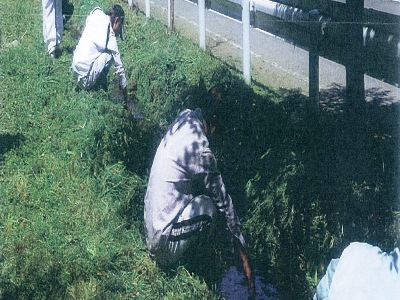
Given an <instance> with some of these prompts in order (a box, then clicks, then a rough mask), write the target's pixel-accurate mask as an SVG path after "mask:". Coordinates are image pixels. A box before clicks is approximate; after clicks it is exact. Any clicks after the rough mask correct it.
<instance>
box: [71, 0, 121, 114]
mask: <svg viewBox="0 0 400 300" xmlns="http://www.w3.org/2000/svg"><path fill="white" fill-rule="evenodd" d="M124 19H125V13H124V10H123V9H122V7H121V6H120V5H118V4H115V5H114V6H113V8H111V9H110V10H109V11H107V12H106V13H104V12H103V11H102V10H101V8H100V7H96V8H94V9H93V10H92V11H91V12H90V14H89V16H88V17H87V18H86V24H85V29H84V31H83V33H82V36H81V38H80V40H79V43H78V45H77V46H76V49H75V51H74V56H73V62H72V70H73V73H74V77H75V79H76V81H77V84H78V86H79V87H80V88H82V89H84V90H90V89H93V88H96V87H99V86H102V87H104V88H105V89H107V74H108V71H109V69H110V67H111V64H112V63H113V64H114V67H115V73H116V74H117V76H118V77H119V86H120V88H121V89H122V91H123V95H124V105H125V107H126V105H127V102H128V93H127V87H126V77H125V70H124V68H123V66H122V61H121V56H120V52H119V50H118V44H117V38H116V36H120V37H121V39H122V40H123V39H124V36H123V35H124V33H123V25H124Z"/></svg>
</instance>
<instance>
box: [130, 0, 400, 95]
mask: <svg viewBox="0 0 400 300" xmlns="http://www.w3.org/2000/svg"><path fill="white" fill-rule="evenodd" d="M135 3H136V4H137V5H138V6H139V8H140V9H141V10H142V11H144V10H145V6H144V0H138V2H136V1H135ZM151 16H152V17H154V18H157V19H161V20H163V21H164V23H167V20H168V18H167V1H166V0H152V1H151ZM175 27H176V29H177V30H178V31H179V32H180V33H181V34H183V35H186V36H189V37H191V38H193V39H194V41H197V40H198V7H197V5H195V4H194V3H192V2H190V1H186V0H175ZM206 28H207V33H206V43H207V48H209V49H210V50H211V52H212V53H213V54H214V55H216V56H218V57H220V58H221V59H222V60H225V61H227V62H228V63H229V64H231V65H232V66H234V67H236V68H237V69H238V70H241V69H242V66H241V64H242V63H241V57H242V47H241V42H242V33H241V32H242V24H241V22H240V21H237V20H235V19H232V18H229V17H226V16H224V15H222V14H220V13H218V12H215V11H212V10H207V11H206ZM250 40H251V50H252V57H251V60H252V78H253V80H255V81H258V82H260V83H262V84H265V85H269V86H274V87H283V88H290V89H292V88H299V89H300V90H301V91H302V92H303V93H304V94H308V51H306V50H304V49H301V48H299V47H297V46H294V45H292V44H291V43H289V42H286V41H285V40H283V39H281V38H279V37H276V36H274V35H271V34H269V33H267V32H265V31H262V30H259V29H256V28H251V30H250ZM334 84H339V85H342V86H345V68H344V66H342V65H339V64H337V63H335V62H333V61H330V60H327V59H325V58H323V57H320V89H321V90H323V89H328V88H329V87H331V86H332V85H334ZM365 88H366V89H367V90H368V89H372V88H375V89H376V88H378V89H380V90H381V91H388V92H389V95H390V97H392V98H393V101H396V102H397V101H400V89H399V88H397V87H395V86H393V85H389V84H386V83H384V82H381V81H379V80H376V79H374V78H371V77H369V76H365Z"/></svg>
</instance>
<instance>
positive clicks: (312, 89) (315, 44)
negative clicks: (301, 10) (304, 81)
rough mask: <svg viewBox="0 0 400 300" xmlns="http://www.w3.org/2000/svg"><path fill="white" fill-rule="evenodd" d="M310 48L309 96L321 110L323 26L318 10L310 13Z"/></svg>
mask: <svg viewBox="0 0 400 300" xmlns="http://www.w3.org/2000/svg"><path fill="white" fill-rule="evenodd" d="M309 32H310V35H309V36H310V48H309V50H308V95H309V99H310V101H311V102H312V103H313V104H314V106H315V108H316V110H318V109H319V51H318V48H319V40H320V35H321V25H320V23H319V12H318V10H312V11H310V12H309Z"/></svg>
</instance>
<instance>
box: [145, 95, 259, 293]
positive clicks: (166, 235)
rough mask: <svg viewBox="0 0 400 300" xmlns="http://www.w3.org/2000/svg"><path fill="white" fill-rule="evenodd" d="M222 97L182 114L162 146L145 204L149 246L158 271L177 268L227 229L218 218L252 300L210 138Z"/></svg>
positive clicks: (236, 221) (242, 252)
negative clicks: (237, 256)
mask: <svg viewBox="0 0 400 300" xmlns="http://www.w3.org/2000/svg"><path fill="white" fill-rule="evenodd" d="M212 95H214V96H215V95H217V96H216V97H213V96H212ZM218 95H219V93H217V92H216V91H215V90H212V91H211V92H210V93H209V95H208V97H207V99H208V100H207V103H208V104H207V105H205V107H203V108H202V109H196V110H189V109H187V110H184V111H183V112H181V113H180V114H179V115H178V117H177V118H176V119H175V121H174V122H173V123H172V125H171V126H170V127H169V129H168V131H167V133H166V134H165V136H164V138H163V139H162V140H161V143H160V144H159V146H158V149H157V152H156V155H155V157H154V161H153V165H152V167H151V172H150V178H149V182H148V187H147V192H146V196H145V200H144V221H145V227H146V242H147V246H148V249H149V252H150V256H151V257H152V258H153V259H155V261H156V262H157V263H158V264H159V265H160V266H162V267H170V266H174V265H176V264H179V263H180V261H181V260H190V259H193V257H194V253H195V252H200V253H204V252H206V250H207V249H208V248H209V247H210V246H211V245H213V242H214V241H213V240H212V239H213V238H215V237H216V236H215V233H219V234H221V233H222V231H223V229H224V228H220V227H218V225H217V224H220V222H218V221H219V219H220V220H222V221H223V223H225V224H226V225H227V227H228V229H229V231H230V232H231V234H232V236H233V240H234V246H235V249H236V250H238V253H239V254H240V258H241V260H242V262H243V267H244V271H245V273H246V276H247V279H248V287H249V292H250V295H253V296H254V290H255V289H254V278H253V273H252V269H251V267H250V264H249V261H248V258H247V254H246V250H245V240H244V238H243V235H242V233H241V224H240V222H239V218H238V216H237V215H236V212H235V209H234V207H233V203H232V199H231V197H230V195H229V194H228V193H227V191H226V188H225V185H224V183H223V181H222V177H221V174H220V172H219V171H218V168H217V162H216V159H215V156H214V154H213V152H212V151H211V149H210V148H209V141H208V138H207V135H210V134H213V132H214V130H215V124H216V122H215V121H216V117H215V116H216V109H217V105H216V102H217V100H216V99H217V98H218V97H220V95H219V96H218ZM213 233H214V235H213Z"/></svg>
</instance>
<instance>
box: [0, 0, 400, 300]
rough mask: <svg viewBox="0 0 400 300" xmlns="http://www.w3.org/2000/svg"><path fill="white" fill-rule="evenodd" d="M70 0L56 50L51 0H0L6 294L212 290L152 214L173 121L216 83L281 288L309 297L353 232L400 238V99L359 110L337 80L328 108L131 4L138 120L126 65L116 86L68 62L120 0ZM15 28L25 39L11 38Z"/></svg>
mask: <svg viewBox="0 0 400 300" xmlns="http://www.w3.org/2000/svg"><path fill="white" fill-rule="evenodd" d="M72 2H73V3H74V5H75V12H74V16H73V18H72V19H71V20H70V22H69V23H68V24H67V26H66V31H65V34H64V41H63V48H64V50H65V51H64V53H63V56H62V57H61V58H60V59H58V60H52V59H50V58H49V57H48V56H47V55H46V53H45V50H44V45H43V42H42V31H41V8H40V2H37V1H31V2H30V5H26V3H23V2H21V1H11V0H3V1H1V2H0V11H2V12H4V11H7V12H9V13H7V14H2V18H0V29H1V41H0V44H1V46H2V49H1V50H0V61H1V63H2V64H1V68H0V89H1V90H2V93H1V95H0V199H1V202H0V230H1V232H0V234H1V237H0V238H1V241H2V243H1V244H0V299H32V298H48V299H63V298H66V299H89V298H96V299H107V298H109V299H125V298H135V297H136V298H139V299H159V298H164V299H165V298H167V299H168V298H171V299H204V298H212V297H214V295H213V294H212V293H211V292H210V290H209V289H208V288H207V287H206V285H205V284H204V283H203V282H202V280H200V279H198V278H197V277H194V276H193V275H190V274H189V273H188V272H187V271H186V270H185V269H184V268H180V269H178V270H177V271H176V272H173V273H172V274H170V275H165V274H164V273H162V272H161V271H160V270H159V269H158V268H156V267H155V265H154V264H153V262H152V261H151V260H150V259H149V258H148V257H147V254H146V248H145V244H144V234H143V225H142V210H143V204H142V203H143V194H144V191H145V188H146V182H147V176H148V167H149V165H150V163H151V159H152V157H153V154H154V151H155V147H156V146H157V143H158V141H159V139H160V137H161V135H162V133H163V132H164V130H165V128H166V126H167V124H168V123H169V122H170V121H171V120H172V119H173V118H174V117H175V116H176V114H177V112H178V111H179V110H181V109H182V108H184V107H188V106H189V107H190V106H191V105H192V103H196V102H197V101H199V100H201V97H202V95H204V93H205V92H206V91H207V89H208V88H210V87H211V86H212V85H213V84H219V85H220V86H223V87H224V89H223V94H224V99H226V101H225V102H224V105H223V111H224V113H223V114H221V115H220V116H219V121H220V124H221V126H220V127H219V131H218V132H217V134H216V139H215V140H214V141H213V146H215V150H216V154H217V156H218V160H219V166H220V168H221V171H222V174H223V177H224V180H225V183H226V185H227V187H228V190H229V191H230V193H231V195H232V196H233V199H234V202H235V205H236V209H237V210H238V211H239V214H240V216H241V217H242V221H243V224H244V229H245V233H246V236H247V237H248V240H249V242H250V243H249V244H250V245H251V253H252V257H253V259H254V264H255V266H256V267H257V268H258V269H259V270H261V271H263V272H264V274H267V275H269V276H271V277H270V278H269V279H270V280H271V281H273V282H274V283H276V284H277V285H278V287H281V289H280V291H281V292H282V298H285V297H286V298H287V299H294V298H296V299H309V298H310V293H311V292H312V289H313V285H315V283H316V282H317V280H318V278H320V277H321V275H322V274H323V271H324V268H325V266H326V264H327V262H328V261H329V259H330V258H331V257H332V256H337V255H338V254H339V253H340V251H341V250H342V249H343V248H344V247H345V246H346V245H347V244H348V243H349V242H351V241H354V240H357V241H367V242H370V243H373V244H377V245H379V246H381V247H383V249H384V250H391V249H393V246H394V244H395V243H394V240H395V238H396V236H397V237H398V233H397V232H398V229H396V228H395V222H394V218H393V211H394V210H395V209H398V207H397V204H396V203H395V200H396V196H397V195H396V192H397V191H396V189H395V188H396V185H394V184H395V178H397V177H396V174H398V170H397V165H396V163H397V156H396V155H397V151H396V147H397V144H396V141H397V139H398V133H397V131H395V130H396V126H397V124H396V120H397V110H396V109H395V107H378V106H375V105H374V103H375V102H374V103H372V104H371V105H370V106H368V107H367V109H366V112H365V114H363V115H362V116H360V117H359V118H358V119H355V120H354V119H349V118H348V117H347V116H346V115H344V114H343V113H342V109H343V106H342V105H341V103H340V101H339V102H338V101H334V100H340V99H342V95H341V93H342V90H341V89H332V90H331V91H329V93H328V94H324V95H321V99H322V100H323V101H325V102H324V104H323V106H322V108H323V110H322V111H321V113H320V115H319V116H317V115H316V114H314V113H313V111H312V110H311V109H310V107H309V105H308V103H307V99H306V98H304V97H303V96H302V95H300V94H299V93H297V92H296V91H273V90H271V89H268V88H267V87H263V86H257V85H255V86H253V88H249V87H247V86H245V85H244V84H243V82H242V81H241V80H240V78H239V77H238V76H236V75H235V74H234V73H233V72H231V71H230V70H229V69H228V68H227V67H226V66H224V65H223V64H221V63H220V62H218V61H217V60H215V59H213V58H212V57H210V56H209V55H207V53H204V52H202V51H200V50H199V49H198V48H197V47H196V46H194V45H193V44H192V43H191V42H190V41H188V40H186V39H183V38H181V37H179V36H177V35H175V34H170V33H169V32H168V30H167V29H166V28H165V27H164V26H162V25H160V24H159V23H157V22H155V21H154V20H152V21H150V22H147V21H146V20H145V18H144V17H143V16H142V15H137V16H136V15H134V14H133V13H132V14H131V13H129V14H128V15H127V23H126V32H127V39H126V41H125V42H123V43H120V50H121V52H122V54H123V58H122V59H123V62H124V65H125V68H126V71H127V75H128V86H129V89H130V96H131V97H132V98H135V99H136V100H137V102H138V107H139V109H140V113H141V114H142V115H143V116H144V119H143V120H133V119H131V120H127V119H126V118H125V117H124V114H123V110H122V108H121V106H120V105H118V104H115V103H113V102H118V101H119V99H120V95H119V91H118V89H117V88H115V87H116V86H117V85H116V78H115V76H114V75H112V74H110V76H109V80H110V82H111V84H110V92H109V93H105V92H103V91H98V92H91V93H86V92H80V93H77V92H75V90H74V88H75V84H74V81H73V78H72V75H71V73H70V69H69V68H70V63H71V60H72V50H73V49H74V47H75V45H76V43H77V41H78V39H79V35H80V32H81V30H82V28H83V24H84V18H85V16H86V15H87V13H88V12H89V11H90V10H91V9H92V7H93V6H94V5H100V6H101V7H102V8H103V9H107V8H108V7H109V6H110V5H111V2H110V1H106V0H104V1H94V0H74V1H72ZM123 5H124V4H123ZM15 39H16V40H18V41H19V46H18V47H14V48H5V47H3V46H4V45H5V44H6V43H9V42H11V41H13V40H15ZM371 97H372V98H374V99H375V100H376V102H377V103H378V102H379V101H381V100H385V99H386V98H387V95H385V94H384V93H380V92H379V91H377V92H371ZM326 100H329V101H326ZM393 121H394V122H393ZM355 124H360V125H359V126H354V125H355ZM357 145H361V146H357ZM396 230H397V231H396Z"/></svg>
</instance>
